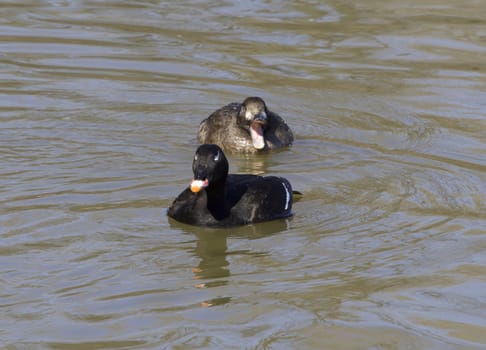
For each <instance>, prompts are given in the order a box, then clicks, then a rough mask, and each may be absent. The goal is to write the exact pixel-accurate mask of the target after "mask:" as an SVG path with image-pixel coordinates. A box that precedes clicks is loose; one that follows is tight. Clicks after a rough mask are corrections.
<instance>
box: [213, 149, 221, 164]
mask: <svg viewBox="0 0 486 350" xmlns="http://www.w3.org/2000/svg"><path fill="white" fill-rule="evenodd" d="M219 157H220V152H219V151H218V153H216V155H215V156H214V158H213V159H214V161H215V162H217V161H218V160H219Z"/></svg>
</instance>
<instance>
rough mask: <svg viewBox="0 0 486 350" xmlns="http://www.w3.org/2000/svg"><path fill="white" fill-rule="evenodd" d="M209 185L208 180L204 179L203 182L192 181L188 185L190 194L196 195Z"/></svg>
mask: <svg viewBox="0 0 486 350" xmlns="http://www.w3.org/2000/svg"><path fill="white" fill-rule="evenodd" d="M208 185H209V181H208V179H204V180H194V179H193V180H192V182H191V185H190V189H191V191H192V192H194V193H197V192H199V191H201V190H202V189H203V188H206V187H208Z"/></svg>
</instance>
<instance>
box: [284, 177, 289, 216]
mask: <svg viewBox="0 0 486 350" xmlns="http://www.w3.org/2000/svg"><path fill="white" fill-rule="evenodd" d="M282 186H283V188H284V190H285V208H284V209H285V210H287V209H288V208H289V204H290V191H289V189H288V188H287V185H286V184H285V182H282Z"/></svg>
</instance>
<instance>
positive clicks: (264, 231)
mask: <svg viewBox="0 0 486 350" xmlns="http://www.w3.org/2000/svg"><path fill="white" fill-rule="evenodd" d="M291 219H292V218H286V219H279V220H273V221H268V222H263V223H259V224H253V225H246V226H238V227H232V228H207V227H197V226H191V225H186V224H181V223H179V222H177V221H175V220H173V219H171V218H169V222H170V224H171V226H172V227H173V228H177V229H181V230H182V231H183V232H185V233H189V234H193V235H195V236H196V238H197V240H196V246H195V248H194V250H193V251H192V253H193V254H194V255H195V256H197V257H198V258H199V259H200V260H199V264H198V265H197V266H195V267H193V268H192V272H193V273H194V278H195V279H196V280H197V281H198V283H197V284H196V285H195V287H196V288H214V287H221V286H225V285H227V284H228V282H229V280H230V277H231V272H230V270H231V269H230V268H231V267H230V263H229V261H228V256H229V255H250V256H251V255H254V256H262V255H263V254H265V253H264V252H257V253H256V252H252V251H251V250H249V249H244V250H228V239H229V238H236V239H259V238H262V237H268V236H270V235H273V234H278V233H279V232H283V231H284V230H286V229H288V228H289V223H290V220H291ZM230 301H231V297H229V296H228V297H217V298H214V299H211V300H207V301H204V302H202V303H201V305H203V306H215V305H221V304H225V303H228V302H230Z"/></svg>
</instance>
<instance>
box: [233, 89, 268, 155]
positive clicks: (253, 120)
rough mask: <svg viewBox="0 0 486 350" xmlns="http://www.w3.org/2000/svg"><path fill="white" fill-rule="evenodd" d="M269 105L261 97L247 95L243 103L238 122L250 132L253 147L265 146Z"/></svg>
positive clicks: (260, 147)
mask: <svg viewBox="0 0 486 350" xmlns="http://www.w3.org/2000/svg"><path fill="white" fill-rule="evenodd" d="M267 114H268V110H267V106H266V105H265V102H264V101H263V100H262V99H261V98H260V97H247V98H246V99H245V100H244V101H243V103H242V104H241V109H240V113H239V116H238V122H239V125H240V127H242V128H244V129H245V130H247V131H248V132H249V133H250V136H251V141H252V143H253V147H255V148H256V149H262V148H264V147H265V138H264V131H265V128H266V126H267Z"/></svg>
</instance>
